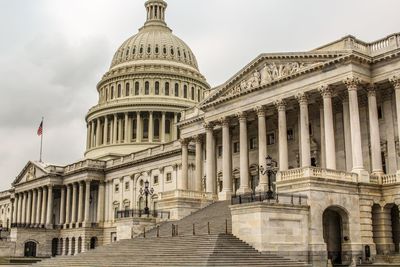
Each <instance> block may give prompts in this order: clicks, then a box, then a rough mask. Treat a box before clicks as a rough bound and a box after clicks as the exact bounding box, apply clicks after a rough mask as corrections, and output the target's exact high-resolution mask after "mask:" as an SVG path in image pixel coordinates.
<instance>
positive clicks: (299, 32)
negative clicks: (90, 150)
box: [0, 0, 400, 190]
mask: <svg viewBox="0 0 400 267" xmlns="http://www.w3.org/2000/svg"><path fill="white" fill-rule="evenodd" d="M143 4H144V0H35V1H29V0H12V1H7V0H0V91H1V96H0V152H1V153H0V155H1V157H0V190H5V189H8V188H9V187H10V183H11V182H12V181H13V180H14V179H15V177H16V176H17V175H18V174H19V172H20V171H21V169H22V168H23V167H24V165H25V164H26V162H27V161H28V160H38V158H39V145H40V138H39V137H38V136H37V135H36V130H37V127H38V126H39V123H40V120H41V117H42V116H44V117H45V129H44V133H45V134H44V160H45V161H46V162H50V163H56V164H66V163H71V162H73V161H75V160H78V159H80V158H82V157H83V151H84V148H85V141H86V133H85V128H86V127H85V122H84V116H85V114H86V112H87V110H88V109H89V107H91V106H92V105H94V104H95V103H96V99H97V94H96V89H95V88H96V83H97V82H98V81H99V80H100V78H101V76H102V75H103V73H104V72H106V71H107V69H108V67H109V65H110V62H111V58H112V56H113V53H114V51H115V50H116V49H117V48H118V46H119V45H120V44H121V43H122V42H123V41H124V40H125V39H127V38H128V37H129V36H131V35H133V34H135V33H136V32H137V29H138V28H139V27H141V26H142V25H143V22H144V20H145V11H144V6H143ZM168 4H169V8H168V10H167V22H168V24H169V26H170V27H171V28H172V29H173V30H174V33H175V34H176V35H178V36H179V37H181V38H182V39H183V40H185V41H186V42H187V43H188V44H189V46H190V47H191V48H192V50H193V52H194V53H195V55H196V56H197V60H198V62H199V65H200V70H201V71H202V73H203V74H204V75H205V76H206V78H207V79H208V82H209V83H210V84H211V85H212V86H215V85H218V84H220V83H222V82H224V81H225V80H227V79H228V78H230V77H231V76H232V75H233V74H234V73H236V72H237V71H238V70H239V69H240V68H241V67H243V66H244V65H246V64H247V63H248V62H249V61H250V60H252V59H253V58H255V57H256V56H257V55H258V54H260V53H262V52H285V51H307V50H311V49H313V48H316V47H318V46H320V45H322V44H325V43H328V42H331V41H334V40H336V39H338V38H340V37H343V36H345V35H347V34H352V35H355V36H357V37H358V38H360V39H362V40H365V41H373V40H376V39H379V38H382V37H384V36H386V35H389V34H391V33H394V32H398V31H400V16H399V15H398V10H399V9H400V1H398V0H375V1H372V0H335V1H321V0H302V1H300V0H168Z"/></svg>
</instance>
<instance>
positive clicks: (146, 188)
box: [139, 181, 154, 215]
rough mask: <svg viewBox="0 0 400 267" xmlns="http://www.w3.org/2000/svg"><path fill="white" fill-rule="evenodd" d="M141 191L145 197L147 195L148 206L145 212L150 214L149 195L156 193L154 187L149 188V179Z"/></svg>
mask: <svg viewBox="0 0 400 267" xmlns="http://www.w3.org/2000/svg"><path fill="white" fill-rule="evenodd" d="M139 193H140V195H141V196H143V195H145V197H146V207H145V208H144V214H147V215H149V214H150V210H149V206H148V203H149V201H148V197H149V195H150V196H151V195H153V193H154V189H153V188H150V189H149V181H146V182H144V189H143V187H141V188H140V190H139Z"/></svg>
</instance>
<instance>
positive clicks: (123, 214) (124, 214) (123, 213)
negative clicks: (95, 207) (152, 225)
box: [115, 209, 170, 219]
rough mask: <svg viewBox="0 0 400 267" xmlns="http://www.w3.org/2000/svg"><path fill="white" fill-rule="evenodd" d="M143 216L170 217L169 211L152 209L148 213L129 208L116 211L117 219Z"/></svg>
mask: <svg viewBox="0 0 400 267" xmlns="http://www.w3.org/2000/svg"><path fill="white" fill-rule="evenodd" d="M142 217H154V218H160V219H169V218H170V212H169V211H160V210H151V211H149V213H148V214H146V213H145V212H144V211H143V210H136V209H129V210H119V211H117V212H116V213H115V219H123V218H142Z"/></svg>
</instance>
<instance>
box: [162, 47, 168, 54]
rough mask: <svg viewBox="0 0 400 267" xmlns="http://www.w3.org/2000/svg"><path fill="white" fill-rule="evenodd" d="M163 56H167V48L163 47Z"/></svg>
mask: <svg viewBox="0 0 400 267" xmlns="http://www.w3.org/2000/svg"><path fill="white" fill-rule="evenodd" d="M163 54H164V55H166V54H167V48H166V47H165V46H164V47H163Z"/></svg>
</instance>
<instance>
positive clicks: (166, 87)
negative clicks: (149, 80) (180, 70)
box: [165, 82, 169, 95]
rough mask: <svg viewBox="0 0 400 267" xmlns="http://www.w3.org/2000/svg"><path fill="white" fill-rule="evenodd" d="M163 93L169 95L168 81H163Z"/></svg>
mask: <svg viewBox="0 0 400 267" xmlns="http://www.w3.org/2000/svg"><path fill="white" fill-rule="evenodd" d="M165 95H169V82H166V83H165Z"/></svg>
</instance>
